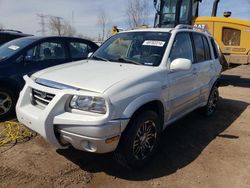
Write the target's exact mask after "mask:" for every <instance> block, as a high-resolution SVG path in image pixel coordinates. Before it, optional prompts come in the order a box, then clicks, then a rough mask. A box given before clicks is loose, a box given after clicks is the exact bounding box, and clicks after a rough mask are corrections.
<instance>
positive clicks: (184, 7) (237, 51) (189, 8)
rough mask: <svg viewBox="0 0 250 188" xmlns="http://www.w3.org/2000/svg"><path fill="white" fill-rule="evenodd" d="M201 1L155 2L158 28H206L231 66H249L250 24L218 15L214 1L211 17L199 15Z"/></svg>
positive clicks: (167, 0)
mask: <svg viewBox="0 0 250 188" xmlns="http://www.w3.org/2000/svg"><path fill="white" fill-rule="evenodd" d="M201 2H202V0H154V5H155V7H156V10H157V13H156V17H155V27H175V26H176V25H178V24H188V25H194V26H196V27H198V28H201V29H207V30H208V31H209V32H210V33H211V34H212V35H213V36H214V38H215V39H216V41H217V43H218V44H219V47H220V50H221V52H222V54H223V55H224V57H225V59H226V62H227V64H228V65H230V64H247V63H250V21H246V20H240V19H234V18H230V16H231V12H225V13H224V17H218V16H217V7H218V3H219V2H220V0H215V1H214V5H213V9H212V14H211V16H210V17H203V16H199V3H201Z"/></svg>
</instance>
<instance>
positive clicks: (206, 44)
mask: <svg viewBox="0 0 250 188" xmlns="http://www.w3.org/2000/svg"><path fill="white" fill-rule="evenodd" d="M202 39H203V44H204V49H205V57H206V60H210V59H211V53H210V47H209V44H208V41H207V38H206V37H205V36H202Z"/></svg>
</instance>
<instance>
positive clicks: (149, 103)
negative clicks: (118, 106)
mask: <svg viewBox="0 0 250 188" xmlns="http://www.w3.org/2000/svg"><path fill="white" fill-rule="evenodd" d="M146 98H147V99H148V100H146V101H145V100H142V99H145V96H144V97H140V99H137V100H135V101H133V102H132V103H130V105H128V107H127V108H126V109H125V111H124V113H123V115H124V116H126V117H129V118H130V121H131V120H132V119H133V118H134V117H135V116H138V115H139V114H140V113H141V112H142V111H146V110H152V111H154V112H156V113H157V114H158V115H159V117H160V121H161V124H163V123H164V114H165V108H164V105H163V102H162V101H161V100H160V99H159V98H156V97H154V98H150V97H149V96H148V95H147V97H146ZM149 99H151V100H149ZM128 126H129V123H128V124H127V126H126V127H122V131H124V130H125V129H126V128H127V127H128Z"/></svg>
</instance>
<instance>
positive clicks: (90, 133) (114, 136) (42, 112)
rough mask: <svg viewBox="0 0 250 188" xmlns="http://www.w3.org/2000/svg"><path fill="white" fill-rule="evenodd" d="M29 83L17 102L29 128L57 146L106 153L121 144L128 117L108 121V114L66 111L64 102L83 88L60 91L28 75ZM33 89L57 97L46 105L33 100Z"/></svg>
mask: <svg viewBox="0 0 250 188" xmlns="http://www.w3.org/2000/svg"><path fill="white" fill-rule="evenodd" d="M25 81H26V85H25V87H24V89H23V90H22V91H21V93H20V96H19V100H18V102H17V105H16V113H17V118H18V120H19V121H20V122H21V123H23V124H24V125H25V126H26V127H28V128H29V129H31V130H33V131H35V132H37V133H39V134H40V135H41V136H43V137H44V138H45V139H46V140H48V142H50V143H51V144H53V145H54V146H55V147H57V148H67V147H68V145H72V146H73V147H74V148H76V149H79V150H83V151H88V152H94V153H107V152H111V151H114V150H115V149H116V147H117V145H118V143H119V138H120V135H121V132H122V130H123V127H126V125H127V123H128V121H129V119H123V120H110V121H109V120H108V119H109V117H108V115H96V116H95V115H94V114H79V113H73V112H67V111H65V104H67V102H68V100H69V98H70V97H71V96H72V95H75V94H79V92H80V91H74V90H57V89H53V88H48V87H45V86H42V85H39V84H36V83H35V82H34V81H33V80H31V79H30V78H28V77H25ZM32 89H36V90H39V91H46V92H48V93H52V94H54V95H55V97H54V98H53V99H52V100H51V101H50V102H49V104H48V105H47V106H46V107H45V108H44V109H41V108H38V107H37V106H36V105H34V104H32V102H31V93H32Z"/></svg>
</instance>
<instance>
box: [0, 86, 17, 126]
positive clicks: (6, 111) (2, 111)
mask: <svg viewBox="0 0 250 188" xmlns="http://www.w3.org/2000/svg"><path fill="white" fill-rule="evenodd" d="M16 101H17V97H16V96H15V95H14V93H13V92H12V91H11V90H9V89H7V88H0V120H1V121H2V120H5V119H6V118H8V117H9V116H10V115H12V114H13V113H14V112H15V105H16Z"/></svg>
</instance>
